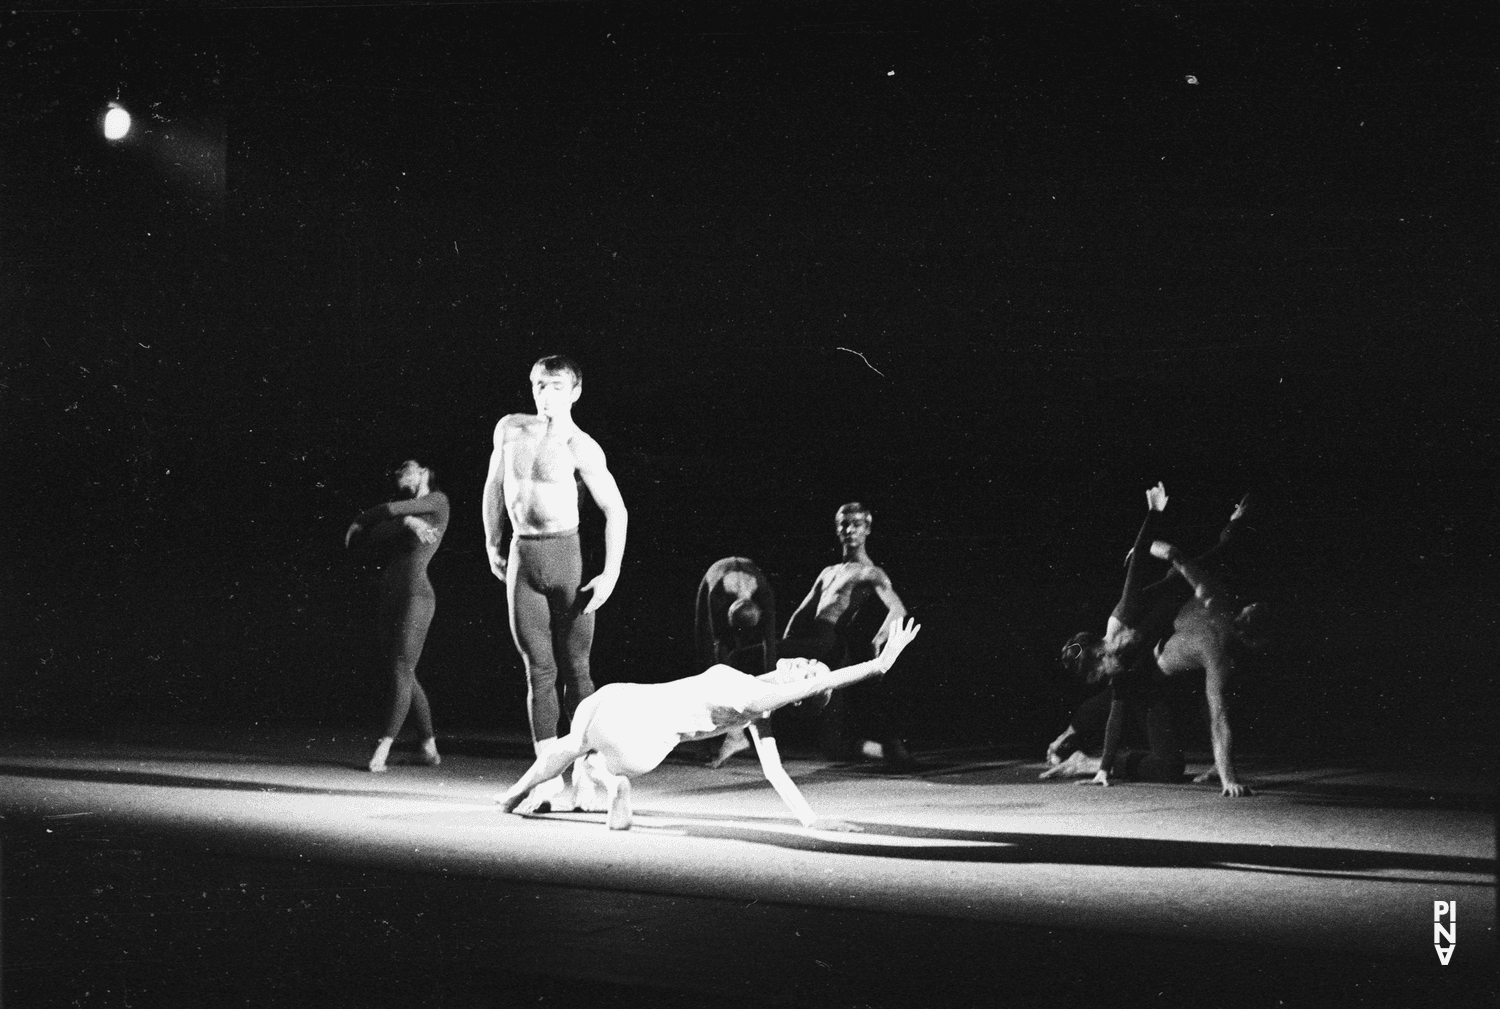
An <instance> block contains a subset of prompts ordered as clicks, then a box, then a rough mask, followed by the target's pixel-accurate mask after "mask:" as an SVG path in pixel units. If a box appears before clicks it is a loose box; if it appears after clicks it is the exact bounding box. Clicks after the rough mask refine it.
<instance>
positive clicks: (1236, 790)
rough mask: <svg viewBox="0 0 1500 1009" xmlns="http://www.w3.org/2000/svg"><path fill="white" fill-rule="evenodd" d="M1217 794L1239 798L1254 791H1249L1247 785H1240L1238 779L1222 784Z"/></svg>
mask: <svg viewBox="0 0 1500 1009" xmlns="http://www.w3.org/2000/svg"><path fill="white" fill-rule="evenodd" d="M1219 794H1220V795H1222V796H1223V797H1224V798H1226V799H1240V798H1243V797H1244V796H1247V795H1254V794H1255V793H1254V792H1252V791H1250V787H1249V786H1248V785H1241V784H1240V783H1239V782H1238V781H1231V782H1229V783H1228V784H1226V785H1225V786H1224V788H1223V790H1222V791H1221V792H1220V793H1219Z"/></svg>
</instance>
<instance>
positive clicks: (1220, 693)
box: [1200, 641, 1252, 799]
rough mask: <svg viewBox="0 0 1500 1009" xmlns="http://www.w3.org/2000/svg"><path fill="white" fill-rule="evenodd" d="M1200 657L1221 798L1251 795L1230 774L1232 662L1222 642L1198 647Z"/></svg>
mask: <svg viewBox="0 0 1500 1009" xmlns="http://www.w3.org/2000/svg"><path fill="white" fill-rule="evenodd" d="M1200 648H1201V650H1202V651H1203V652H1204V653H1205V654H1204V655H1203V656H1202V657H1203V693H1204V695H1205V696H1206V697H1207V698H1208V731H1209V738H1210V740H1211V741H1212V743H1213V750H1214V766H1215V767H1216V768H1218V771H1219V783H1220V784H1221V785H1222V786H1223V794H1224V795H1225V796H1227V797H1228V798H1231V799H1237V798H1239V797H1240V796H1243V795H1250V794H1252V793H1251V791H1250V789H1249V788H1247V787H1245V786H1244V785H1242V784H1240V781H1239V778H1238V777H1237V776H1236V775H1235V773H1234V760H1233V750H1234V739H1233V734H1232V733H1231V732H1230V728H1229V704H1228V701H1227V700H1225V696H1224V693H1225V689H1226V688H1227V687H1228V685H1229V677H1230V675H1231V674H1232V673H1233V671H1234V662H1233V660H1232V659H1231V658H1230V657H1229V655H1228V654H1227V653H1226V652H1225V648H1224V642H1223V641H1212V642H1205V644H1204V645H1203V646H1200Z"/></svg>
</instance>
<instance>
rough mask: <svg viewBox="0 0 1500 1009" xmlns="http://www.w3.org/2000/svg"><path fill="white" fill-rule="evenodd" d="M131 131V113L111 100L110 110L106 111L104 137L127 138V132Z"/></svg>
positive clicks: (111, 138) (110, 138) (108, 138)
mask: <svg viewBox="0 0 1500 1009" xmlns="http://www.w3.org/2000/svg"><path fill="white" fill-rule="evenodd" d="M129 132H130V113H129V112H126V111H125V110H124V109H122V108H120V106H118V105H116V104H114V103H113V102H111V103H110V106H109V111H108V112H106V113H104V138H105V139H106V140H123V139H125V134H127V133H129Z"/></svg>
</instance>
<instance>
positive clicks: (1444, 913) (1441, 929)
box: [1432, 900, 1458, 967]
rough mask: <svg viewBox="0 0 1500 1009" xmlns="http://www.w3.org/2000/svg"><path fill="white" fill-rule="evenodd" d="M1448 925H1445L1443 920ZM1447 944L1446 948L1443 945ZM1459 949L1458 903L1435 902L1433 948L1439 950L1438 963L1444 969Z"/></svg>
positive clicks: (1433, 905) (1452, 901)
mask: <svg viewBox="0 0 1500 1009" xmlns="http://www.w3.org/2000/svg"><path fill="white" fill-rule="evenodd" d="M1444 918H1447V919H1448V924H1446V925H1444V924H1443V919H1444ZM1444 943H1447V945H1446V946H1444V945H1443V944H1444ZM1457 947H1458V901H1456V900H1435V901H1433V902H1432V948H1433V949H1435V950H1437V955H1438V962H1439V963H1441V964H1442V965H1443V966H1444V967H1446V966H1448V961H1449V960H1450V959H1452V958H1453V951H1454V950H1455V949H1456V948H1457Z"/></svg>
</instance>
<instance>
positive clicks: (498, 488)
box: [480, 415, 510, 582]
mask: <svg viewBox="0 0 1500 1009" xmlns="http://www.w3.org/2000/svg"><path fill="white" fill-rule="evenodd" d="M509 419H510V417H509V415H506V416H504V417H501V418H500V422H499V423H498V424H496V425H495V439H494V447H493V448H492V449H491V451H490V471H489V474H488V475H487V476H486V477H485V478H484V495H483V498H482V500H481V503H480V504H481V508H482V510H483V518H484V552H485V554H486V555H487V556H488V557H489V561H490V571H491V572H492V573H493V574H494V576H495V577H496V578H498V579H500V580H501V581H502V582H503V581H505V559H506V558H505V520H506V515H505V452H504V440H505V422H506V421H508V420H509Z"/></svg>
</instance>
